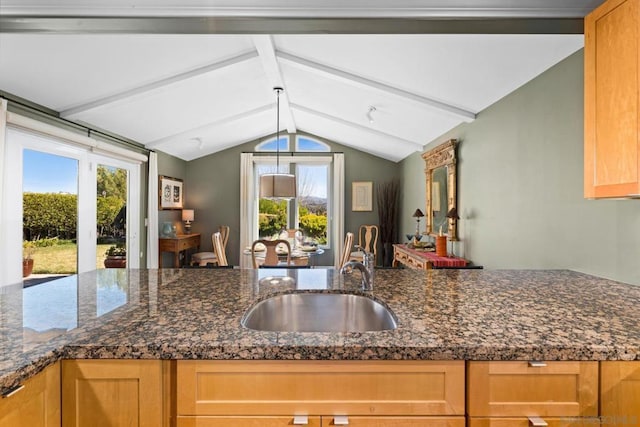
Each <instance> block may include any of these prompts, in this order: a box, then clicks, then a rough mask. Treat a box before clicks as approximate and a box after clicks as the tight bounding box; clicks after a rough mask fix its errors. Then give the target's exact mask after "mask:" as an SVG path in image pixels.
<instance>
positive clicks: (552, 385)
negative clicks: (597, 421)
mask: <svg viewBox="0 0 640 427" xmlns="http://www.w3.org/2000/svg"><path fill="white" fill-rule="evenodd" d="M543 365H544V366H531V365H530V364H529V363H528V362H469V365H468V369H469V375H468V379H467V400H468V402H467V403H468V412H469V415H470V416H480V417H494V416H521V415H524V416H540V417H549V416H557V417H562V416H567V417H576V416H583V417H584V416H588V417H591V416H596V415H597V414H598V362H547V363H544V364H543Z"/></svg>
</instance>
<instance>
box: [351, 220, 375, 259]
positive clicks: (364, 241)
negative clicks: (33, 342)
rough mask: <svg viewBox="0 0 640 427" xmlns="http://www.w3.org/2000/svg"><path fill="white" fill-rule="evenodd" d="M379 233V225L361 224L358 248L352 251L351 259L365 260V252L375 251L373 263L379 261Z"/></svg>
mask: <svg viewBox="0 0 640 427" xmlns="http://www.w3.org/2000/svg"><path fill="white" fill-rule="evenodd" d="M378 234H380V229H379V228H378V226H377V225H361V226H360V228H359V229H358V250H357V251H353V252H351V256H350V257H349V260H353V261H360V262H362V261H363V260H364V253H365V252H366V253H373V263H374V265H375V264H377V261H378V248H377V247H378Z"/></svg>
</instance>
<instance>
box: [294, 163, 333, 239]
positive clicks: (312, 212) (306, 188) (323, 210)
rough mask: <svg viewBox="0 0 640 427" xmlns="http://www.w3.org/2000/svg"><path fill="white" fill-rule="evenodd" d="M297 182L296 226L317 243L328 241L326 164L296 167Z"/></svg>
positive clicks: (327, 177)
mask: <svg viewBox="0 0 640 427" xmlns="http://www.w3.org/2000/svg"><path fill="white" fill-rule="evenodd" d="M296 178H297V184H298V199H297V202H298V227H297V228H300V229H302V231H303V233H304V235H305V236H306V237H311V238H313V239H315V240H316V241H317V242H318V243H319V244H321V245H326V244H327V243H328V238H327V236H328V230H327V209H328V204H327V194H328V192H327V188H328V183H329V166H328V165H305V164H299V165H298V167H297V173H296Z"/></svg>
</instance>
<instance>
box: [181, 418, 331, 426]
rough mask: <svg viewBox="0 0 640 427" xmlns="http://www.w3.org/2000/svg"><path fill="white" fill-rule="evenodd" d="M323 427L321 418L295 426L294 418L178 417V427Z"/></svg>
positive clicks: (309, 419) (310, 419)
mask: <svg viewBox="0 0 640 427" xmlns="http://www.w3.org/2000/svg"><path fill="white" fill-rule="evenodd" d="M293 425H299V426H301V427H303V426H306V427H321V422H320V417H318V416H316V417H308V419H307V423H306V424H294V423H293V417H257V416H256V417H243V416H236V417H178V424H177V427H287V426H293Z"/></svg>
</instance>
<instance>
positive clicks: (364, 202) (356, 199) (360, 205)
mask: <svg viewBox="0 0 640 427" xmlns="http://www.w3.org/2000/svg"><path fill="white" fill-rule="evenodd" d="M351 185H352V188H351V210H352V211H354V212H357V211H372V210H373V182H371V181H354V182H352V183H351Z"/></svg>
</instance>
